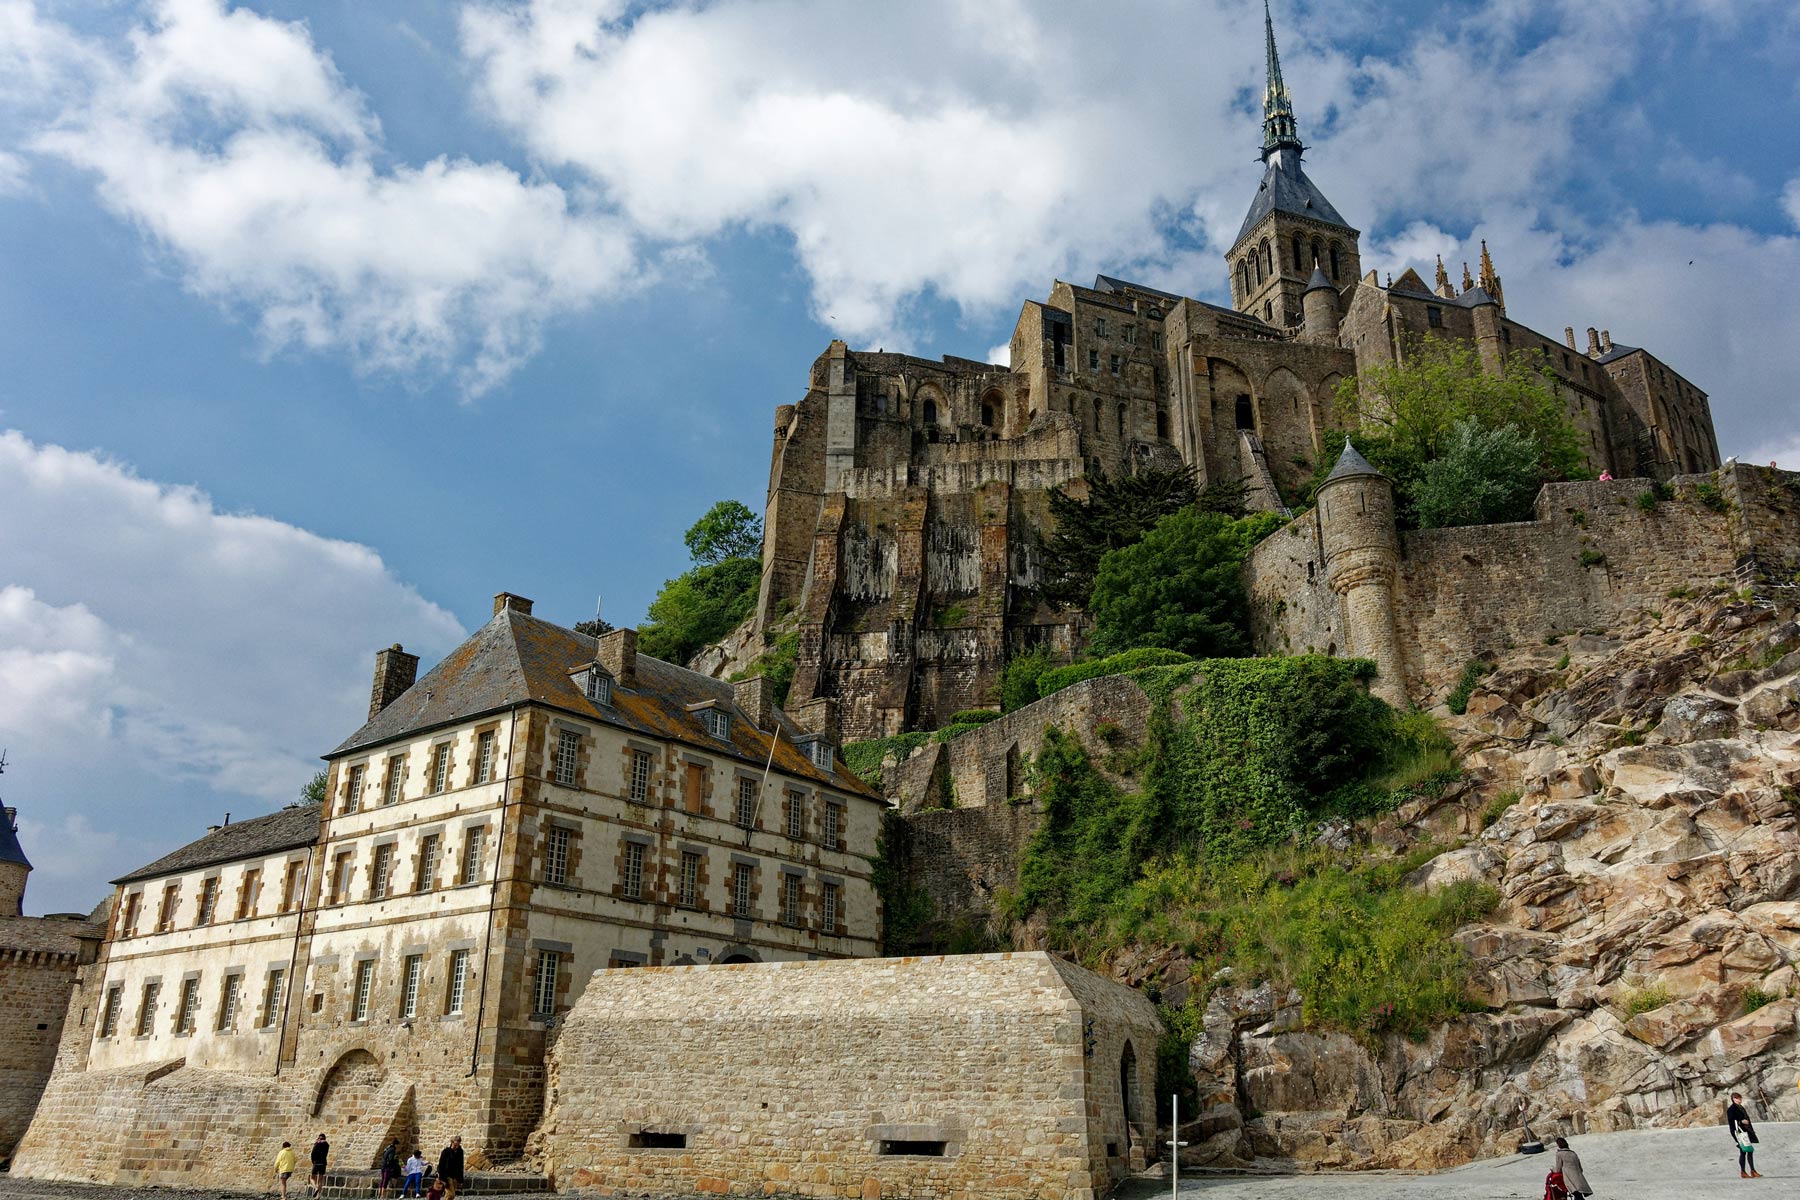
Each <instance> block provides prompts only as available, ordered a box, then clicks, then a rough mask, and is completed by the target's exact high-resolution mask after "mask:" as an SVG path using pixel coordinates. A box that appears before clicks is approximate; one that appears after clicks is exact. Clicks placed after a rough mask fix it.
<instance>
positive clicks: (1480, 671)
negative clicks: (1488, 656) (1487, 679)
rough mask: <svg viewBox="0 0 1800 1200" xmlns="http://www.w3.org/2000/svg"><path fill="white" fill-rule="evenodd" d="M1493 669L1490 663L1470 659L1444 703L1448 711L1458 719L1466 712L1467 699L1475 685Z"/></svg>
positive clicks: (1472, 693) (1472, 692) (1467, 706)
mask: <svg viewBox="0 0 1800 1200" xmlns="http://www.w3.org/2000/svg"><path fill="white" fill-rule="evenodd" d="M1493 669H1494V664H1493V663H1491V662H1483V661H1482V660H1481V659H1479V658H1472V659H1470V660H1469V663H1468V665H1467V666H1465V667H1464V668H1463V673H1462V676H1461V677H1460V678H1459V679H1457V681H1456V686H1455V687H1454V688H1452V689H1451V690H1450V695H1449V697H1448V698H1446V699H1445V701H1444V703H1445V704H1446V705H1448V706H1449V709H1450V711H1451V712H1453V713H1455V714H1456V715H1457V716H1459V717H1460V716H1462V715H1463V714H1464V713H1466V712H1468V711H1469V697H1470V696H1472V695H1474V693H1475V685H1476V684H1478V683H1480V682H1481V677H1482V676H1483V675H1486V674H1489V673H1490V672H1492V671H1493Z"/></svg>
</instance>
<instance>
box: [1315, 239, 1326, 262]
mask: <svg viewBox="0 0 1800 1200" xmlns="http://www.w3.org/2000/svg"><path fill="white" fill-rule="evenodd" d="M1312 256H1313V263H1314V264H1315V265H1317V264H1320V263H1323V262H1324V261H1325V248H1324V247H1323V246H1321V245H1319V239H1317V238H1314V239H1313V244H1312Z"/></svg>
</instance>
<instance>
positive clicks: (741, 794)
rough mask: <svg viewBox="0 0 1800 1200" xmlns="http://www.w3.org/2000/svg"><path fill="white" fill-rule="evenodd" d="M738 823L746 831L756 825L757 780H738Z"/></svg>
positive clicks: (746, 778) (747, 778)
mask: <svg viewBox="0 0 1800 1200" xmlns="http://www.w3.org/2000/svg"><path fill="white" fill-rule="evenodd" d="M737 823H738V824H739V825H740V826H742V827H743V828H745V829H749V828H751V827H752V826H753V825H755V824H756V780H754V779H751V778H749V777H745V778H743V779H739V780H738V796H737Z"/></svg>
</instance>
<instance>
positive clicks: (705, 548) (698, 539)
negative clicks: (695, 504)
mask: <svg viewBox="0 0 1800 1200" xmlns="http://www.w3.org/2000/svg"><path fill="white" fill-rule="evenodd" d="M683 540H684V541H685V542H687V548H688V553H689V554H691V555H693V556H694V562H695V564H696V565H698V566H702V567H710V566H716V565H718V564H719V563H722V562H724V561H725V560H727V559H731V558H755V559H760V558H761V557H762V521H761V520H759V519H758V518H757V516H756V514H755V513H753V512H751V511H750V510H749V508H748V507H746V506H745V505H743V504H741V503H740V502H738V501H736V500H721V501H719V502H718V503H717V504H715V505H713V506H712V507H711V508H709V509H707V510H706V515H705V516H703V517H701V518H700V519H699V520H698V521H695V522H694V524H693V527H692V528H690V529H689V530H688V531H687V534H686V535H685V536H684V538H683Z"/></svg>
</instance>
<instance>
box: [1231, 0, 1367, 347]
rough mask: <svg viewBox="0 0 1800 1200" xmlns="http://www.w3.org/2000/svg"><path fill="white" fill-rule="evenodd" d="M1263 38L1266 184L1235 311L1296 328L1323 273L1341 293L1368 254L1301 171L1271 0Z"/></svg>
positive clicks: (1236, 264)
mask: <svg viewBox="0 0 1800 1200" xmlns="http://www.w3.org/2000/svg"><path fill="white" fill-rule="evenodd" d="M1263 34H1264V40H1265V43H1266V50H1267V57H1268V61H1267V64H1266V67H1265V69H1266V71H1267V73H1268V81H1267V83H1266V85H1265V86H1264V88H1263V143H1262V161H1263V177H1262V183H1261V184H1260V185H1259V186H1258V187H1257V190H1256V199H1255V200H1253V201H1251V204H1250V212H1249V213H1248V214H1247V215H1246V216H1245V217H1244V224H1243V226H1242V228H1240V229H1239V230H1238V236H1237V241H1235V242H1233V243H1232V246H1231V249H1230V250H1229V251H1227V252H1226V254H1225V262H1226V265H1227V266H1228V267H1229V268H1230V270H1231V303H1232V307H1233V308H1236V309H1237V310H1238V311H1239V312H1242V313H1247V314H1249V315H1250V316H1253V317H1258V318H1260V319H1262V320H1263V321H1266V322H1267V323H1269V324H1270V325H1274V326H1276V327H1278V328H1289V327H1298V326H1299V325H1301V323H1302V322H1303V321H1304V319H1305V305H1304V303H1303V301H1302V297H1303V296H1304V294H1305V293H1306V290H1307V288H1308V286H1309V285H1310V283H1311V281H1312V274H1313V271H1314V270H1315V269H1317V270H1320V271H1323V272H1324V274H1325V278H1326V279H1327V280H1329V281H1330V283H1331V285H1332V286H1333V287H1335V288H1337V289H1338V290H1339V291H1340V292H1341V291H1342V290H1343V289H1344V288H1346V287H1348V286H1349V285H1350V284H1351V283H1353V282H1354V281H1355V280H1356V278H1357V276H1358V275H1360V274H1361V273H1362V257H1361V254H1360V253H1359V251H1358V248H1357V238H1358V236H1359V233H1358V231H1357V230H1356V229H1354V228H1352V227H1351V226H1350V224H1349V222H1347V221H1345V220H1344V218H1343V217H1341V216H1339V215H1338V211H1337V209H1335V208H1333V207H1332V205H1331V201H1329V200H1327V199H1326V198H1325V193H1323V192H1321V191H1320V190H1319V188H1318V186H1317V185H1316V184H1314V183H1313V181H1312V180H1310V179H1308V178H1307V177H1306V172H1305V171H1304V170H1302V169H1301V167H1300V159H1301V156H1302V155H1303V154H1304V153H1305V151H1306V147H1305V146H1303V145H1301V143H1300V129H1299V125H1298V124H1297V123H1296V122H1295V120H1294V102H1293V97H1292V96H1290V95H1289V94H1288V89H1287V84H1286V82H1284V81H1283V80H1282V78H1281V56H1280V54H1279V53H1278V52H1277V51H1276V49H1275V20H1274V18H1273V17H1272V16H1271V15H1270V13H1269V5H1268V0H1263Z"/></svg>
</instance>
